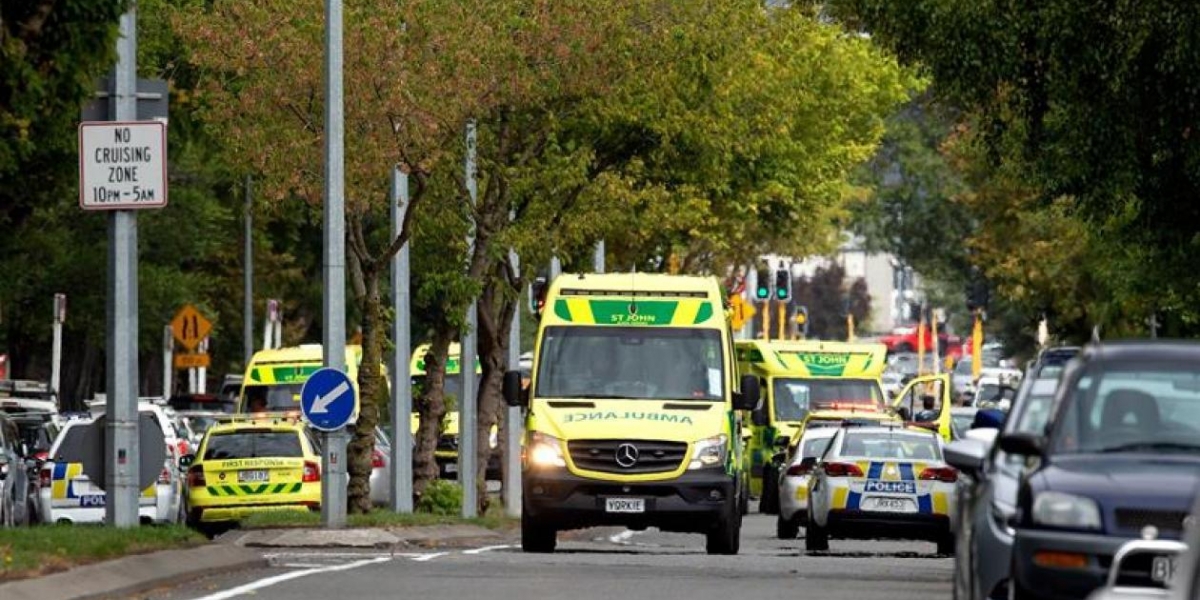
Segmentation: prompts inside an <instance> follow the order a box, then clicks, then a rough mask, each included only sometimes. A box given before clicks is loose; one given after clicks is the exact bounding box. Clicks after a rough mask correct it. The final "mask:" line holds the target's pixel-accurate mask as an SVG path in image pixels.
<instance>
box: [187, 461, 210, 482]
mask: <svg viewBox="0 0 1200 600" xmlns="http://www.w3.org/2000/svg"><path fill="white" fill-rule="evenodd" d="M187 481H188V487H204V486H205V485H206V483H205V481H204V465H192V468H190V469H188V477H187Z"/></svg>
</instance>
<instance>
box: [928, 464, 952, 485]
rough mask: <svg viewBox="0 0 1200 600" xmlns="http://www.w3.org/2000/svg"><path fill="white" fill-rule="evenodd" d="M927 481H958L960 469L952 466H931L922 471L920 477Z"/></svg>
mask: <svg viewBox="0 0 1200 600" xmlns="http://www.w3.org/2000/svg"><path fill="white" fill-rule="evenodd" d="M918 479H923V480H926V481H933V480H936V481H943V482H946V483H954V482H955V481H958V471H957V470H955V469H954V468H952V467H929V468H927V469H925V470H924V471H921V475H920V477H918Z"/></svg>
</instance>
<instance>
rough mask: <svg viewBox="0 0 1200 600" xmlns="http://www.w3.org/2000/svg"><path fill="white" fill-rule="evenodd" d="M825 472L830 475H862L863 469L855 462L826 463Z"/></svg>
mask: <svg viewBox="0 0 1200 600" xmlns="http://www.w3.org/2000/svg"><path fill="white" fill-rule="evenodd" d="M825 474H826V475H828V476H830V477H862V476H863V472H862V469H860V468H858V465H856V464H854V463H839V462H831V463H825Z"/></svg>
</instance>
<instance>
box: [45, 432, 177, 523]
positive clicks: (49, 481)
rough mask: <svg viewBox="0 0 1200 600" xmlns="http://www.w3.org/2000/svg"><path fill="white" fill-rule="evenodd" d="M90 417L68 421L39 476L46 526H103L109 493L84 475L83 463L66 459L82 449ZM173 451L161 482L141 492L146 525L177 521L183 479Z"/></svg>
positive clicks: (140, 505)
mask: <svg viewBox="0 0 1200 600" xmlns="http://www.w3.org/2000/svg"><path fill="white" fill-rule="evenodd" d="M92 421H93V419H92V418H91V417H78V418H71V419H69V420H67V421H66V422H65V424H64V425H63V428H62V430H61V431H60V432H59V434H58V438H57V439H55V440H54V445H53V446H52V447H51V448H50V455H49V458H48V460H47V461H46V462H45V463H44V464H43V465H42V468H41V471H40V472H39V473H38V480H39V485H38V488H39V490H38V518H39V519H40V520H41V521H42V522H43V523H103V522H104V512H105V510H104V506H105V504H106V500H107V497H108V496H107V494H106V493H105V491H104V490H103V489H101V488H100V487H99V486H97V485H95V484H94V483H92V481H91V480H90V479H89V478H88V476H87V475H85V474H84V473H83V463H80V462H69V461H67V460H65V458H64V457H65V456H66V455H68V454H78V453H77V452H68V449H69V448H72V447H78V446H82V445H83V444H84V436H85V435H87V430H88V426H90V425H91V424H92ZM172 455H173V453H172V452H167V459H166V460H164V461H163V468H162V473H161V474H160V475H159V477H158V480H157V481H156V482H155V483H153V484H151V485H149V486H147V487H146V489H144V490H142V493H141V495H140V496H139V498H138V517H139V518H140V519H141V521H142V522H144V523H151V522H153V523H174V522H178V520H179V514H180V506H179V501H180V493H179V490H180V480H179V476H178V471H177V469H176V468H175V466H174V463H175V460H176V459H174V458H173V456H172Z"/></svg>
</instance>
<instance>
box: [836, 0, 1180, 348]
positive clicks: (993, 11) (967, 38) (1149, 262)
mask: <svg viewBox="0 0 1200 600" xmlns="http://www.w3.org/2000/svg"><path fill="white" fill-rule="evenodd" d="M829 4H830V5H831V7H832V9H831V13H832V14H834V15H837V16H838V17H840V18H843V19H845V20H847V21H848V22H850V23H852V24H855V25H857V26H861V27H863V28H864V29H866V30H868V31H870V32H871V34H872V38H873V39H875V40H877V41H878V42H879V43H881V44H884V45H885V46H887V47H889V48H891V49H894V50H895V51H896V52H897V53H898V54H899V55H900V56H901V57H902V59H904V60H907V61H912V62H914V63H919V64H921V65H923V66H924V68H926V69H927V70H928V72H929V73H930V74H931V75H932V77H933V80H934V82H935V85H934V89H935V90H936V91H937V93H938V96H939V97H940V98H942V99H944V100H945V101H946V102H948V103H950V104H951V105H953V106H956V107H959V108H961V109H962V110H963V111H964V112H965V114H966V118H965V119H964V122H965V123H966V124H967V125H968V126H969V127H970V130H971V132H972V136H971V141H972V143H974V144H977V145H978V151H976V152H972V153H971V157H972V160H975V161H979V162H980V163H981V168H987V169H990V170H993V171H994V170H997V169H999V170H1003V171H1005V173H1006V175H1005V177H1006V178H1008V179H1009V180H1015V181H1017V182H1019V183H1020V186H1021V188H1022V189H1023V190H1025V191H1026V192H1027V193H1030V194H1031V195H1032V202H1030V203H1027V204H1026V206H1031V208H1032V209H1033V210H1036V211H1039V212H1044V213H1045V215H1044V218H1048V219H1054V218H1056V215H1067V216H1069V218H1070V219H1071V220H1074V221H1076V222H1078V223H1080V224H1081V225H1082V227H1084V228H1085V229H1086V230H1087V231H1088V232H1089V233H1090V235H1091V236H1092V238H1093V239H1095V240H1096V241H1097V243H1098V244H1099V245H1100V247H1099V248H1098V253H1097V254H1096V256H1098V257H1101V258H1106V259H1109V260H1108V261H1105V263H1104V264H1107V265H1110V266H1111V269H1106V270H1105V272H1104V273H1105V276H1108V275H1116V278H1115V280H1113V281H1111V282H1110V283H1109V285H1110V287H1109V289H1110V291H1111V292H1113V294H1114V295H1113V297H1112V302H1105V303H1103V306H1101V307H1096V308H1094V309H1089V311H1088V319H1087V320H1089V321H1091V322H1093V323H1097V324H1102V325H1104V326H1105V327H1106V329H1110V330H1112V329H1116V330H1127V331H1132V330H1138V329H1144V328H1143V327H1142V326H1141V321H1142V319H1143V318H1144V317H1146V316H1148V313H1149V312H1150V311H1151V310H1155V309H1157V310H1158V311H1160V316H1161V313H1166V314H1167V315H1169V316H1168V321H1169V322H1170V328H1171V329H1172V330H1173V331H1175V332H1176V333H1178V334H1190V333H1195V332H1196V331H1197V329H1198V326H1200V311H1197V310H1196V308H1195V307H1196V306H1197V300H1200V285H1198V284H1200V275H1197V273H1196V271H1195V269H1193V268H1191V262H1192V261H1191V259H1190V257H1191V256H1193V255H1194V254H1195V253H1196V251H1197V250H1198V249H1200V238H1197V237H1196V236H1195V231H1196V230H1197V228H1198V227H1200V205H1197V203H1196V202H1194V198H1195V197H1196V196H1197V192H1198V191H1200V166H1198V165H1200V144H1198V143H1197V141H1196V140H1197V137H1196V135H1195V119H1194V116H1195V114H1194V113H1195V108H1194V107H1195V105H1196V104H1197V101H1198V100H1200V85H1198V84H1200V60H1198V59H1200V44H1197V41H1196V36H1195V35H1194V32H1195V30H1196V27H1197V26H1198V25H1200V13H1197V12H1196V11H1195V10H1193V9H1192V7H1191V6H1186V5H1181V4H1179V3H1175V2H1170V1H1167V0H1154V1H1150V2H1136V3H1135V2H1103V3H1101V4H1100V5H1095V4H1085V3H1078V2H1071V1H1069V0H1051V1H1047V2H1036V3H1013V2H971V1H966V0H917V1H914V2H905V3H896V2H888V1H886V0H838V1H835V2H832V3H829ZM1004 185H1009V184H1001V187H1003V186H1004ZM1112 261H1115V262H1112ZM1064 262H1065V261H1064ZM1063 266H1064V268H1066V267H1067V265H1066V264H1064V265H1063ZM1131 267H1132V268H1131Z"/></svg>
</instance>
